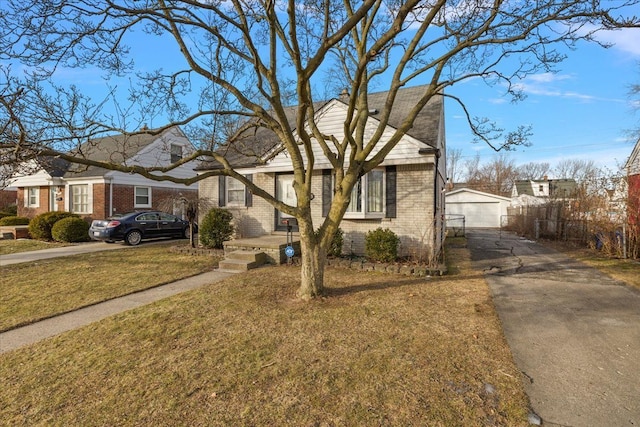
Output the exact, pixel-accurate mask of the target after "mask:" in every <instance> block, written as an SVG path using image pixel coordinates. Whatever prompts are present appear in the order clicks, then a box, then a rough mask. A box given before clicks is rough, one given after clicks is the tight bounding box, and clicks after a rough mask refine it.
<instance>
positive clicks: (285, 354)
mask: <svg viewBox="0 0 640 427" xmlns="http://www.w3.org/2000/svg"><path fill="white" fill-rule="evenodd" d="M450 256H454V257H456V258H455V259H456V261H457V262H456V266H457V267H458V268H459V269H460V270H461V271H462V273H463V274H462V275H460V276H456V277H446V278H437V279H436V278H433V279H429V278H427V279H416V278H409V277H398V276H397V275H387V274H381V273H373V272H371V273H363V272H356V271H353V270H347V269H345V270H341V269H333V268H329V269H328V270H327V271H326V283H327V284H328V286H329V287H330V289H329V294H328V296H327V298H324V299H320V300H317V301H313V302H311V303H306V304H305V303H301V302H299V301H296V300H294V299H293V295H294V293H295V290H296V288H297V286H298V283H297V281H298V276H299V270H298V269H297V268H294V267H286V266H283V267H270V268H265V269H259V270H254V271H252V272H249V273H247V274H242V275H237V276H233V277H231V278H229V279H227V280H224V281H222V282H218V283H215V284H212V285H210V286H206V287H203V288H201V289H198V290H196V291H192V292H189V293H185V294H181V295H179V296H176V297H173V298H170V299H166V300H163V301H160V302H158V303H156V304H153V305H150V306H147V307H143V308H140V309H137V310H134V311H131V312H128V313H125V314H122V315H119V316H116V317H113V318H110V319H108V320H106V321H102V322H99V323H96V324H93V325H90V326H88V327H85V328H83V329H81V330H78V331H75V332H72V333H68V334H64V335H62V336H60V337H57V338H54V339H50V340H47V341H45V342H42V343H40V344H38V345H34V346H31V347H28V348H25V349H22V350H19V351H15V352H11V353H7V354H5V355H3V357H2V359H0V382H1V383H2V384H3V385H4V386H3V387H2V389H1V390H0V400H1V401H2V402H4V403H5V404H4V405H3V407H1V408H0V419H3V420H5V422H6V423H8V424H11V425H157V426H171V425H189V426H228V425H234V426H270V425H295V426H355V425H358V426H360V425H367V426H368V425H372V426H373V425H389V426H410V425H415V426H468V425H482V426H496V425H508V426H524V425H527V424H526V414H527V411H526V405H527V401H526V396H525V394H524V391H523V388H522V385H521V382H520V381H519V372H518V371H517V369H516V367H515V366H514V364H513V361H512V358H511V353H510V351H509V349H508V347H507V344H506V342H505V339H504V337H503V334H502V331H501V328H500V324H499V321H498V318H497V315H496V313H495V311H494V308H493V305H492V303H491V300H490V297H489V291H488V288H487V285H486V283H485V282H484V280H483V278H482V277H481V276H480V275H474V274H473V272H470V271H469V270H468V256H467V255H466V251H464V250H463V249H459V250H456V252H455V253H452V254H450Z"/></svg>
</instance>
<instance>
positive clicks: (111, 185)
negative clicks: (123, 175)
mask: <svg viewBox="0 0 640 427" xmlns="http://www.w3.org/2000/svg"><path fill="white" fill-rule="evenodd" d="M112 215H113V177H109V214H108V215H107V218H109V217H111V216H112Z"/></svg>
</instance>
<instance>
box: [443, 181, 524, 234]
mask: <svg viewBox="0 0 640 427" xmlns="http://www.w3.org/2000/svg"><path fill="white" fill-rule="evenodd" d="M510 204H511V199H509V198H508V197H502V196H498V195H495V194H490V193H485V192H482V191H478V190H472V189H470V188H459V189H456V190H453V191H449V192H447V193H446V210H447V216H449V217H456V216H464V226H465V227H466V228H499V227H500V226H501V224H502V220H503V219H504V218H506V215H507V208H508V207H509V205H510Z"/></svg>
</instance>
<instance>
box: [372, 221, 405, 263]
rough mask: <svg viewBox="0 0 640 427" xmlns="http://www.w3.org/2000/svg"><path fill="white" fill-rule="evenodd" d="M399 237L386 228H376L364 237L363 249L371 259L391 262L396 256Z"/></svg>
mask: <svg viewBox="0 0 640 427" xmlns="http://www.w3.org/2000/svg"><path fill="white" fill-rule="evenodd" d="M399 244H400V238H399V237H398V236H397V235H396V233H394V232H393V231H391V230H389V229H388V228H385V229H382V228H377V229H375V230H372V231H369V232H367V234H366V235H365V237H364V251H365V255H366V257H367V258H368V259H369V260H371V261H380V262H393V261H395V260H396V259H397V258H398V245H399Z"/></svg>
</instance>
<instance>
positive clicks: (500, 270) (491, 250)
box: [467, 229, 640, 427]
mask: <svg viewBox="0 0 640 427" xmlns="http://www.w3.org/2000/svg"><path fill="white" fill-rule="evenodd" d="M467 237H468V245H469V249H470V250H471V255H472V258H473V260H474V263H475V265H476V267H478V268H481V269H482V270H484V271H485V273H486V276H485V277H486V279H487V281H488V283H489V286H490V289H491V293H492V296H493V300H494V303H495V306H496V309H497V311H498V314H499V316H500V319H501V321H502V324H503V328H504V332H505V335H506V337H507V341H508V343H509V346H510V347H511V350H512V352H513V356H514V359H515V362H516V365H517V366H518V368H519V369H520V371H521V372H522V379H523V381H524V385H525V389H526V391H527V394H528V395H529V398H530V400H531V406H532V410H533V411H534V412H535V413H536V414H537V415H538V416H539V417H540V418H542V422H543V425H545V426H573V427H578V426H640V292H639V291H638V290H637V289H635V288H631V287H628V286H625V285H623V284H621V283H620V282H616V281H615V280H613V279H611V278H610V277H608V276H606V275H603V274H601V273H600V272H598V271H596V270H594V269H592V268H590V267H587V266H585V265H584V264H582V263H579V262H577V261H573V260H571V259H569V258H567V257H566V256H564V255H563V254H561V253H558V252H556V251H553V250H551V249H548V248H545V247H543V246H541V245H538V244H536V243H534V242H531V241H529V240H526V239H522V238H519V237H517V236H515V235H513V234H509V233H502V234H501V233H499V232H498V231H494V230H479V229H478V230H469V231H468V233H467Z"/></svg>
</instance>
